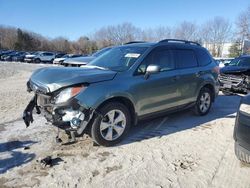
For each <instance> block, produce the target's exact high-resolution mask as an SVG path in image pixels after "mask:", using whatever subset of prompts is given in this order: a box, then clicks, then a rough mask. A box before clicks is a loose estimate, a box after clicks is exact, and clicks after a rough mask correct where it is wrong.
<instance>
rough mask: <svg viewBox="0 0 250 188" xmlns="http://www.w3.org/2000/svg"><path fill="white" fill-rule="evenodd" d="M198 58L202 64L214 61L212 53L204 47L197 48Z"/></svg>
mask: <svg viewBox="0 0 250 188" xmlns="http://www.w3.org/2000/svg"><path fill="white" fill-rule="evenodd" d="M197 58H198V61H199V64H200V66H206V65H208V64H209V63H211V62H212V57H211V55H210V54H209V53H208V51H206V50H204V49H197Z"/></svg>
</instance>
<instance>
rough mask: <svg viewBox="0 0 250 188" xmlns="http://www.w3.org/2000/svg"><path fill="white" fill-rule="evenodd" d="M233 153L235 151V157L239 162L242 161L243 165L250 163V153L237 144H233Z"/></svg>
mask: <svg viewBox="0 0 250 188" xmlns="http://www.w3.org/2000/svg"><path fill="white" fill-rule="evenodd" d="M234 151H235V155H236V157H237V158H238V159H239V160H240V161H242V162H244V163H250V151H248V150H246V149H245V148H243V147H241V146H240V145H239V144H238V143H237V142H235V144H234Z"/></svg>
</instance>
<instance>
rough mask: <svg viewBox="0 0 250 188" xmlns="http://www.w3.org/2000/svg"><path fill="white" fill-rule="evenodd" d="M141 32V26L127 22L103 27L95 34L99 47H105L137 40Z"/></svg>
mask: <svg viewBox="0 0 250 188" xmlns="http://www.w3.org/2000/svg"><path fill="white" fill-rule="evenodd" d="M139 33H140V29H139V28H137V27H135V26H134V25H132V24H131V23H128V22H125V23H123V24H118V25H114V26H112V25H111V26H106V27H102V28H101V29H99V30H98V31H97V32H96V33H95V34H94V39H95V40H96V41H97V44H98V46H99V47H105V46H110V45H119V44H124V43H126V42H130V41H133V40H136V39H137V38H138V36H139Z"/></svg>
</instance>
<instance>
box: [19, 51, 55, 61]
mask: <svg viewBox="0 0 250 188" xmlns="http://www.w3.org/2000/svg"><path fill="white" fill-rule="evenodd" d="M54 59H55V53H53V52H36V53H34V54H31V55H26V56H25V59H24V61H25V62H28V63H30V62H33V63H41V62H49V63H52V62H53V60H54Z"/></svg>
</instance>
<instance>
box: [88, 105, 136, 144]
mask: <svg viewBox="0 0 250 188" xmlns="http://www.w3.org/2000/svg"><path fill="white" fill-rule="evenodd" d="M99 113H100V114H99V115H96V116H95V117H94V118H95V119H94V122H93V124H92V127H91V137H92V139H93V141H94V142H95V143H96V144H98V145H102V146H113V145H115V144H117V143H119V142H120V141H121V140H122V139H123V138H124V136H125V135H126V134H127V133H128V131H129V128H130V126H131V116H130V113H129V111H128V109H127V107H126V106H125V105H123V104H121V103H118V102H112V103H108V104H107V105H105V106H103V107H102V108H100V110H99Z"/></svg>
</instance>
